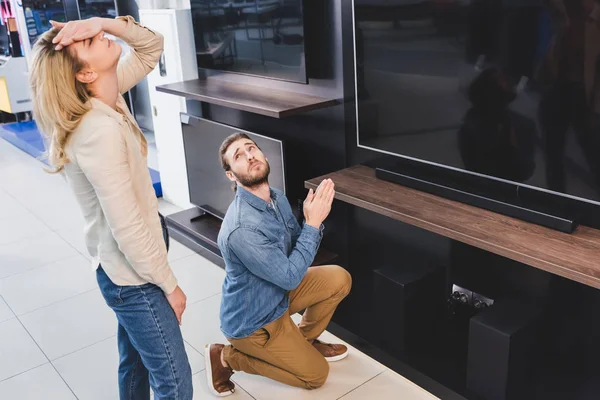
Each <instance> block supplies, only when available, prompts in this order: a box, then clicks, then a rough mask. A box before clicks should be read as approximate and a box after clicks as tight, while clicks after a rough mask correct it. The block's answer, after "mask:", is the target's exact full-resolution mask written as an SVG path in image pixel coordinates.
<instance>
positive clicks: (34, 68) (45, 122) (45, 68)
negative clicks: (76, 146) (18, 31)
mask: <svg viewBox="0 0 600 400" xmlns="http://www.w3.org/2000/svg"><path fill="white" fill-rule="evenodd" d="M58 32H59V30H58V29H56V28H52V29H50V30H49V31H47V32H46V33H44V34H43V35H42V36H41V37H40V38H39V39H38V40H37V41H36V43H35V45H34V46H33V61H32V63H31V70H30V75H29V80H30V85H31V95H32V100H33V115H34V118H35V120H36V123H37V125H38V127H39V129H40V131H41V132H42V134H43V135H44V136H45V137H46V140H47V157H48V160H49V161H50V164H51V165H52V167H54V171H52V172H54V173H56V172H60V171H61V170H62V169H63V168H64V166H65V164H67V163H69V158H68V157H67V154H66V152H65V147H66V145H67V143H68V142H69V139H70V137H71V134H72V133H73V131H74V130H75V129H76V128H77V126H78V125H79V122H80V121H81V119H82V118H83V116H84V115H85V114H86V113H87V112H88V111H89V110H90V109H91V105H90V103H89V100H90V97H91V95H90V93H89V92H88V90H87V88H86V85H85V84H84V83H81V82H79V81H78V80H77V78H76V74H77V73H78V72H79V71H80V70H81V69H82V68H83V67H84V66H85V65H84V63H83V62H82V61H81V60H79V59H78V58H77V56H76V55H75V53H74V52H73V51H69V49H68V48H65V49H63V50H60V51H57V50H55V46H56V45H55V44H54V43H52V39H54V38H55V37H56V35H57V34H58Z"/></svg>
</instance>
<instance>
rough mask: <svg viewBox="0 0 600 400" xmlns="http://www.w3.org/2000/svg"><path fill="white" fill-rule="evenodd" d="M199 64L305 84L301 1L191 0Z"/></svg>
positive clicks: (203, 66) (205, 67) (202, 66)
mask: <svg viewBox="0 0 600 400" xmlns="http://www.w3.org/2000/svg"><path fill="white" fill-rule="evenodd" d="M191 11H192V21H193V26H194V39H195V43H196V55H197V60H198V67H199V68H204V69H212V70H220V71H227V72H234V73H240V74H246V75H255V76H261V77H267V78H271V79H279V80H284V81H292V82H299V83H307V73H306V57H305V35H304V16H303V6H302V0H191Z"/></svg>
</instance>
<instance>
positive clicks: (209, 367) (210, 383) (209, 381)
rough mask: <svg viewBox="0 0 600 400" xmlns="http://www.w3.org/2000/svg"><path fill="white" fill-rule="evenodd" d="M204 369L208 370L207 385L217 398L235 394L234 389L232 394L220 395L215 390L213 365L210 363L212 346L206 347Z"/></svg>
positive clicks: (224, 393)
mask: <svg viewBox="0 0 600 400" xmlns="http://www.w3.org/2000/svg"><path fill="white" fill-rule="evenodd" d="M219 362H220V361H219ZM204 367H205V368H206V384H207V386H208V389H209V390H210V392H211V393H212V394H213V395H215V396H217V397H227V396H231V395H232V394H233V393H234V392H235V389H234V390H232V391H231V392H223V393H219V392H218V391H217V389H215V386H214V384H213V376H212V363H211V362H210V345H206V346H205V347H204Z"/></svg>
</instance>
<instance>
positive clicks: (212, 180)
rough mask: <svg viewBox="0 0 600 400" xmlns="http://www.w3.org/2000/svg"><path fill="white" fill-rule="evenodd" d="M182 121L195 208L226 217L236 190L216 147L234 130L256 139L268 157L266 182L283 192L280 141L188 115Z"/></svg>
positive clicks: (282, 161) (183, 115) (191, 195)
mask: <svg viewBox="0 0 600 400" xmlns="http://www.w3.org/2000/svg"><path fill="white" fill-rule="evenodd" d="M181 120H182V124H183V146H184V150H185V159H186V166H187V174H188V182H189V188H190V189H189V190H190V202H191V203H192V204H194V205H195V206H196V207H199V208H201V209H202V210H204V211H206V212H208V213H209V214H212V215H214V216H215V217H217V218H220V219H223V218H224V217H225V213H226V212H227V208H228V207H229V205H230V204H231V202H232V201H233V199H234V197H235V192H234V191H233V184H232V183H231V181H230V180H229V179H228V178H227V177H226V176H225V171H224V170H223V168H222V167H221V161H220V159H219V147H220V146H221V143H223V141H224V140H225V139H226V138H227V137H228V136H229V135H231V134H233V133H236V132H242V133H245V134H247V135H248V136H249V137H250V138H251V139H252V140H254V141H255V142H256V144H257V145H258V147H260V149H261V151H262V152H263V153H264V154H265V157H266V158H267V159H268V160H269V166H270V168H271V174H270V175H269V184H270V185H271V187H273V188H276V189H279V190H281V191H282V192H284V193H285V173H284V171H285V168H284V158H283V143H282V142H281V141H280V140H276V139H272V138H269V137H266V136H262V135H259V134H256V133H253V132H248V131H244V130H242V129H237V128H234V127H231V126H228V125H224V124H221V123H217V122H214V121H209V120H207V119H203V118H198V117H194V116H190V115H187V114H182V116H181Z"/></svg>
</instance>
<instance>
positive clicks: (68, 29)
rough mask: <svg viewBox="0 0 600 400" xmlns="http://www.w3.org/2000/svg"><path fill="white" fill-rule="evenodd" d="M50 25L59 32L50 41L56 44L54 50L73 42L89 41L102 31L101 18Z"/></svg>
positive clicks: (53, 22)
mask: <svg viewBox="0 0 600 400" xmlns="http://www.w3.org/2000/svg"><path fill="white" fill-rule="evenodd" d="M50 23H51V24H52V27H54V28H56V29H59V30H60V32H58V35H56V37H55V38H54V40H53V41H52V42H53V43H54V44H56V50H61V49H63V48H64V47H67V46H69V45H70V44H73V43H75V42H80V41H82V40H86V39H91V38H93V37H94V36H96V35H97V34H99V33H100V32H102V31H103V26H102V19H101V18H90V19H85V20H79V21H69V22H56V21H50Z"/></svg>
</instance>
